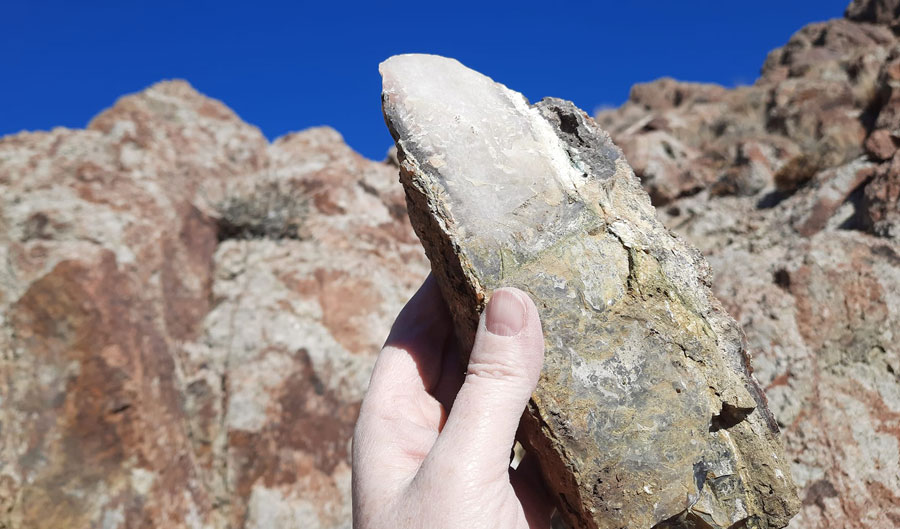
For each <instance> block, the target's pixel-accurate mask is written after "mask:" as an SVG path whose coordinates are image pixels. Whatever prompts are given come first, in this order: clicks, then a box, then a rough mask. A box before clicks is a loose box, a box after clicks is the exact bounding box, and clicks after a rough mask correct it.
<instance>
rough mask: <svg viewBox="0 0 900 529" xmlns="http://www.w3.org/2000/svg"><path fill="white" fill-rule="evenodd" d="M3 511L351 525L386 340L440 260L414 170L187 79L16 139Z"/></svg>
mask: <svg viewBox="0 0 900 529" xmlns="http://www.w3.org/2000/svg"><path fill="white" fill-rule="evenodd" d="M0 258H2V260H3V263H4V264H3V266H2V267H0V351H2V352H0V374H2V382H0V395H2V406H0V423H2V428H0V461H3V465H2V466H0V527H4V528H7V529H39V528H53V529H56V528H63V527H65V528H82V527H103V528H110V529H122V528H137V527H171V528H188V527H189V528H198V529H199V528H204V529H206V528H209V529H225V528H247V529H249V528H259V529H262V528H271V527H303V528H310V529H326V528H327V529H337V528H348V527H350V502H349V493H350V461H349V451H348V450H349V443H350V435H351V432H352V428H353V424H354V422H355V419H356V411H357V409H358V405H359V401H360V399H361V395H362V393H363V391H364V389H365V387H366V383H367V379H368V376H369V372H370V369H371V366H372V364H373V362H374V355H375V353H376V352H377V350H378V348H379V346H380V342H381V341H382V340H383V339H384V336H385V334H386V331H387V329H388V328H389V326H390V322H391V319H392V318H393V316H394V315H395V314H396V312H397V311H398V310H399V309H400V307H401V306H402V304H403V303H404V301H405V300H406V299H407V298H408V297H409V295H410V294H411V293H412V291H413V289H414V288H415V287H416V286H417V285H418V283H420V282H421V280H422V278H423V277H424V276H425V274H426V272H427V262H426V261H425V258H424V255H423V253H422V251H421V246H420V245H419V243H418V241H417V240H416V238H415V234H414V233H413V231H412V229H411V227H410V226H409V224H408V221H407V220H406V206H405V202H404V197H403V193H402V190H401V189H399V186H397V185H396V168H393V167H390V166H388V165H386V164H381V163H376V162H371V161H368V160H365V159H363V158H362V157H361V156H359V155H357V154H356V153H354V152H353V151H352V150H351V149H350V148H349V147H347V146H346V145H345V144H344V143H343V141H342V139H341V137H340V135H339V134H337V133H336V132H335V131H333V130H331V129H327V128H322V129H311V130H308V131H304V132H301V133H298V134H291V135H288V136H285V137H283V138H281V139H279V140H277V141H275V142H274V143H272V144H269V143H268V142H267V141H266V140H265V138H264V137H263V136H262V134H261V133H260V132H259V131H258V130H257V129H256V128H254V127H252V126H250V125H247V124H246V123H244V122H242V121H241V120H240V119H239V118H238V117H237V116H236V115H235V114H234V113H233V112H232V111H230V110H229V109H227V108H226V107H225V106H224V105H222V104H221V103H219V102H217V101H214V100H211V99H208V98H206V97H203V96H201V95H200V94H198V93H197V92H195V91H194V90H193V89H192V88H190V86H189V85H187V84H186V83H184V82H171V83H160V84H158V85H155V86H153V87H151V88H150V89H148V90H146V91H144V92H142V93H140V94H137V95H132V96H128V97H125V98H123V99H121V100H120V101H119V102H118V103H116V105H115V106H114V107H113V108H111V109H109V110H107V111H105V112H103V113H102V114H101V115H100V116H98V117H97V118H96V119H94V121H92V123H91V124H90V126H89V127H88V129H87V130H65V129H55V130H53V131H51V132H37V133H22V134H17V135H14V136H7V137H4V138H2V139H0Z"/></svg>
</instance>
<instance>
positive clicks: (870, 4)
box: [844, 0, 900, 29]
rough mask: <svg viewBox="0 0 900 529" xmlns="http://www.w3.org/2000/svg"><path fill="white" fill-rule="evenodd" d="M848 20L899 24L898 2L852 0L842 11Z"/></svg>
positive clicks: (889, 0)
mask: <svg viewBox="0 0 900 529" xmlns="http://www.w3.org/2000/svg"><path fill="white" fill-rule="evenodd" d="M844 16H846V17H847V18H848V19H850V20H855V21H857V22H871V23H874V24H882V25H885V26H889V27H891V28H892V29H895V28H897V27H898V26H900V2H898V1H897V0H853V2H851V3H850V5H849V6H847V11H846V12H845V13H844Z"/></svg>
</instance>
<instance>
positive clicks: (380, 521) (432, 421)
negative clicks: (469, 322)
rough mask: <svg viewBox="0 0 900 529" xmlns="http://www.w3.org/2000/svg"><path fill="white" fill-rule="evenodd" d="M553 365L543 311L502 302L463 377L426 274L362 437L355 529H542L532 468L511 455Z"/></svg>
mask: <svg viewBox="0 0 900 529" xmlns="http://www.w3.org/2000/svg"><path fill="white" fill-rule="evenodd" d="M543 360H544V339H543V335H542V332H541V322H540V319H539V317H538V313H537V308H536V307H535V305H534V303H533V302H532V301H531V298H529V297H528V295H527V294H525V293H524V292H522V291H521V290H517V289H513V288H504V289H500V290H497V291H495V292H494V294H493V296H492V297H491V299H490V301H489V302H488V305H487V308H485V310H484V314H482V316H481V321H480V322H479V326H478V333H477V334H476V337H475V346H474V347H473V349H472V354H471V356H470V359H469V366H468V370H467V371H466V373H463V372H462V368H461V367H460V355H459V348H458V346H456V345H455V339H454V333H453V331H452V325H451V321H450V314H449V312H448V311H447V308H446V306H445V305H444V302H443V299H442V298H441V294H440V291H439V290H438V288H437V285H436V283H435V281H434V279H433V278H432V277H430V276H429V278H428V279H426V280H425V283H424V284H423V285H422V287H421V288H420V289H419V291H418V292H417V293H416V294H415V296H413V298H412V299H411V300H410V301H409V303H407V305H406V307H404V309H403V311H402V312H401V313H400V315H399V316H398V317H397V321H396V322H394V326H393V328H392V329H391V333H390V336H389V337H388V339H387V343H385V345H384V348H383V349H382V351H381V354H380V355H379V357H378V361H377V362H376V364H375V369H374V371H373V372H372V379H371V382H370V384H369V391H368V393H367V394H366V398H365V399H364V400H363V403H362V408H361V410H360V415H359V420H358V421H357V424H356V432H355V433H354V436H353V527H354V529H411V528H423V529H498V528H500V529H503V528H509V529H538V528H541V529H545V528H548V527H550V515H551V513H552V506H551V504H550V502H549V501H548V498H547V495H546V491H545V489H544V487H543V483H542V481H541V479H540V474H539V472H538V470H537V464H536V462H535V461H533V460H531V459H529V458H528V456H526V457H525V459H524V460H523V461H522V463H521V464H520V465H519V467H518V468H517V469H516V470H513V469H511V468H510V466H509V463H510V453H511V450H512V447H513V443H514V441H515V436H516V430H517V428H518V425H519V419H520V418H521V416H522V412H523V410H524V409H525V405H526V404H527V403H528V399H529V398H530V397H531V393H532V392H533V391H534V389H535V387H536V385H537V380H538V377H539V376H540V371H541V366H542V364H543Z"/></svg>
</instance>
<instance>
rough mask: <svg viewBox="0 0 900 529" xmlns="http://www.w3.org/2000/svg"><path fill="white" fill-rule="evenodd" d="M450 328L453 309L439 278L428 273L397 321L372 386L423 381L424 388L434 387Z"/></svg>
mask: <svg viewBox="0 0 900 529" xmlns="http://www.w3.org/2000/svg"><path fill="white" fill-rule="evenodd" d="M450 329H451V319H450V311H449V310H447V305H446V304H445V303H444V298H443V297H441V291H440V289H439V288H438V286H437V281H435V279H434V276H432V275H431V274H428V277H426V278H425V281H424V282H423V283H422V286H421V287H419V290H418V291H417V292H416V293H415V294H414V295H413V297H412V298H411V299H410V300H409V302H408V303H407V304H406V306H405V307H403V310H401V311H400V314H399V315H398V316H397V319H396V320H395V321H394V325H393V326H392V327H391V332H390V334H389V335H388V338H387V340H386V341H385V343H384V347H383V348H382V349H383V350H382V352H381V354H380V355H379V358H378V361H377V362H376V364H375V369H374V370H373V372H372V379H371V381H370V385H371V384H378V383H381V382H383V381H385V380H387V381H398V380H402V381H403V382H410V381H412V382H416V383H417V382H422V385H423V387H425V389H427V390H430V389H432V388H433V387H434V385H435V384H436V383H437V380H438V378H439V377H440V369H441V356H442V350H443V344H444V343H445V342H446V340H447V336H448V334H449V333H450Z"/></svg>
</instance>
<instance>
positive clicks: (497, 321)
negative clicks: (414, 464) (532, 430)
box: [423, 288, 544, 480]
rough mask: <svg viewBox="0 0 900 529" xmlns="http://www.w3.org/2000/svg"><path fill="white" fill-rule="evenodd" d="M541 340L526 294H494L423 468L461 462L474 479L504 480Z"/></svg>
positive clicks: (535, 375)
mask: <svg viewBox="0 0 900 529" xmlns="http://www.w3.org/2000/svg"><path fill="white" fill-rule="evenodd" d="M543 359H544V339H543V335H542V332H541V322H540V318H539V317H538V312H537V307H535V305H534V303H533V302H532V301H531V298H529V297H528V295H526V294H525V293H524V292H522V291H521V290H518V289H513V288H504V289H500V290H497V291H495V292H494V295H493V296H492V297H491V300H490V301H489V302H488V305H487V307H486V308H485V311H484V313H483V314H482V316H481V321H480V322H479V326H478V332H477V334H476V336H475V345H474V347H473V348H472V354H471V355H470V357H469V365H468V370H467V374H466V377H465V381H464V382H463V385H462V387H461V388H460V390H459V393H458V394H457V395H456V400H455V401H454V403H453V409H452V410H451V411H450V414H449V416H448V418H447V422H446V424H445V425H444V429H443V430H442V431H441V435H440V436H439V437H438V439H437V441H436V442H435V445H434V448H433V449H432V451H431V453H430V454H429V456H428V459H426V461H425V463H424V464H423V470H424V469H425V467H426V466H428V467H433V469H434V471H435V472H446V471H449V468H447V467H448V466H452V465H456V466H458V465H460V464H465V465H466V466H467V468H465V469H462V470H464V471H465V472H466V473H467V475H469V476H473V477H475V478H476V479H487V480H490V479H505V478H506V475H507V468H508V466H509V453H510V450H511V449H512V445H513V440H514V438H515V434H516V429H517V427H518V425H519V419H520V418H521V417H522V412H523V410H524V409H525V404H526V403H527V402H528V399H529V398H530V396H531V394H532V392H533V391H534V389H535V387H536V386H537V381H538V377H539V376H540V371H541V366H542V364H543Z"/></svg>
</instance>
